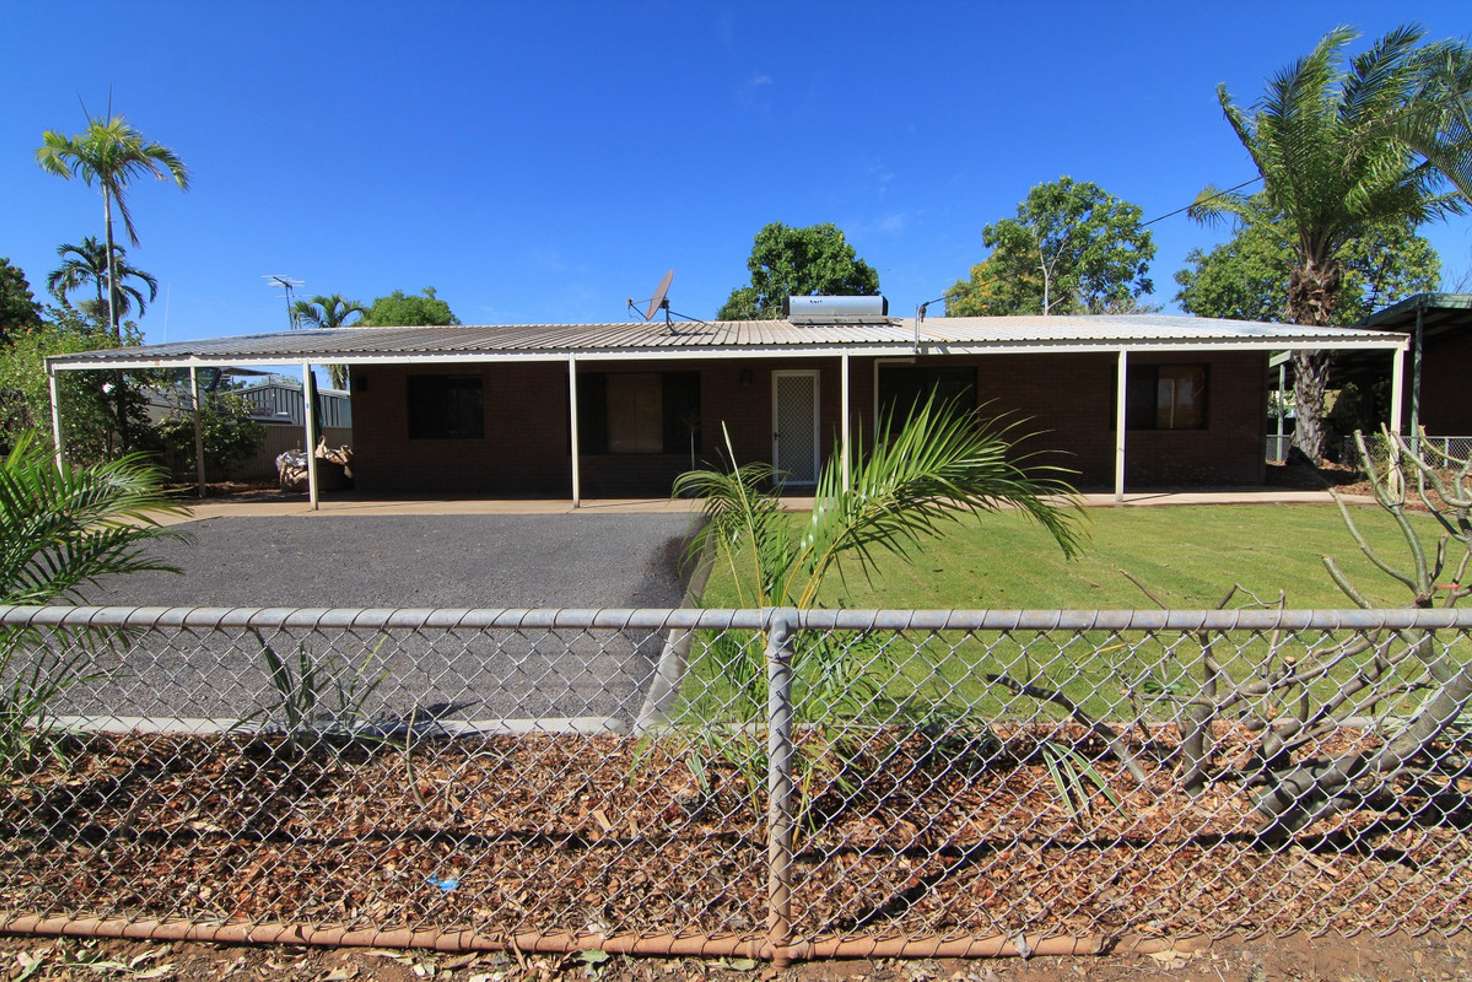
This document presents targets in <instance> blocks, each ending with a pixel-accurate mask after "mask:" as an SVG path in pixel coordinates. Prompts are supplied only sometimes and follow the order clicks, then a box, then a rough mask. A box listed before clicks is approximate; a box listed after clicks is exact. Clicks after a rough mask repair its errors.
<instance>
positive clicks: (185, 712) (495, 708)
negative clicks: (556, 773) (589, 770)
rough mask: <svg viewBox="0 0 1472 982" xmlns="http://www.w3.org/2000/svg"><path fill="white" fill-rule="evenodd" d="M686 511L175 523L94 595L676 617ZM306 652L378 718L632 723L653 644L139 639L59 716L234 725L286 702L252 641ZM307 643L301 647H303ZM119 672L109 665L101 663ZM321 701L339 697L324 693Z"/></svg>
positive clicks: (408, 638) (166, 602)
mask: <svg viewBox="0 0 1472 982" xmlns="http://www.w3.org/2000/svg"><path fill="white" fill-rule="evenodd" d="M698 522H699V518H698V517H697V516H693V515H662V514H654V515H651V514H643V515H571V516H569V515H546V516H525V515H516V516H510V515H507V516H432V517H430V516H397V517H391V516H384V517H378V516H375V517H371V518H370V517H332V518H318V517H303V518H219V519H211V520H208V521H201V522H195V523H191V524H189V525H185V526H182V528H183V529H184V530H185V531H187V532H188V533H189V534H190V535H191V536H192V541H189V542H163V543H159V544H158V545H157V546H156V547H155V551H156V553H157V555H159V556H160V557H162V558H164V559H166V560H167V561H169V562H170V563H172V564H174V565H176V566H178V567H179V568H180V569H182V570H183V571H184V572H183V575H178V574H171V573H141V574H136V575H133V576H127V577H118V578H114V579H112V580H109V581H106V582H104V583H102V584H99V585H98V586H97V587H94V588H93V589H91V590H90V591H88V593H87V601H88V602H90V603H96V604H119V605H130V606H131V605H140V606H224V607H242V606H252V607H255V606H264V607H274V606H282V607H359V606H361V607H673V606H678V605H679V603H680V600H681V597H682V594H683V588H684V582H683V580H682V578H681V576H680V568H681V565H682V564H681V562H680V560H681V558H682V554H683V551H684V549H685V546H686V542H687V541H688V538H689V536H690V535H691V533H692V532H693V531H694V530H695V529H696V528H697V527H698ZM263 640H264V641H265V642H267V643H270V644H271V645H272V647H273V649H274V650H276V651H277V653H278V654H280V655H282V656H284V657H286V658H288V660H291V659H294V658H295V657H296V655H297V652H298V651H299V650H305V651H306V652H307V653H308V655H309V657H310V658H311V659H312V660H313V661H314V662H320V663H321V664H322V665H323V666H324V671H325V672H326V674H327V676H328V677H332V678H338V679H342V680H345V681H347V682H351V681H353V680H360V681H361V682H364V683H367V682H372V681H374V680H377V679H381V681H378V682H377V688H376V689H375V690H373V693H372V696H371V697H370V698H369V699H368V701H367V703H366V704H365V712H366V713H367V714H368V715H369V716H371V717H372V718H374V719H381V720H387V721H390V722H391V721H393V720H399V721H402V720H403V719H404V718H406V717H407V716H408V715H409V714H410V713H411V712H413V713H416V714H417V718H418V719H419V720H421V721H423V720H425V719H440V720H503V719H517V720H526V719H548V718H557V719H574V718H586V717H593V718H600V717H601V718H608V717H611V718H614V719H617V720H620V721H628V720H630V719H632V718H633V717H634V716H635V714H637V712H638V709H639V706H640V704H641V702H642V700H643V695H644V692H645V690H646V689H647V688H648V683H649V680H650V677H651V674H652V672H653V669H654V665H655V662H656V661H657V659H658V658H659V655H660V652H661V649H662V647H663V644H664V640H665V635H664V634H663V632H633V631H622V632H620V631H605V632H599V633H598V634H593V633H589V632H578V631H563V632H558V633H556V634H553V633H549V632H530V631H525V632H521V631H498V632H496V633H495V634H494V635H492V634H489V633H481V632H433V633H430V632H420V633H415V634H408V633H405V632H396V633H394V634H392V635H389V636H387V637H379V636H365V635H364V634H363V633H358V634H354V633H351V632H327V631H320V632H316V633H305V634H300V635H293V636H291V637H284V636H277V637H271V636H270V635H269V633H268V634H267V636H265V637H264V638H257V637H255V636H254V635H252V634H248V633H247V634H241V633H239V632H236V633H235V634H233V635H228V636H227V635H225V634H222V633H194V634H181V633H178V632H176V633H173V634H168V635H165V634H159V633H149V634H146V635H144V636H143V637H142V638H141V639H140V641H139V642H138V643H137V644H136V645H135V646H134V647H133V649H132V650H131V651H128V652H127V653H126V654H121V655H119V656H117V657H116V663H115V665H113V666H112V667H114V668H115V669H116V671H115V672H110V673H109V677H107V678H105V679H98V680H95V681H93V682H90V683H88V684H86V685H84V686H79V687H77V688H76V689H74V690H72V691H70V692H69V693H68V694H67V698H66V705H65V707H64V708H63V707H57V709H58V710H59V711H60V712H62V713H66V714H69V715H70V714H78V715H92V714H106V715H113V716H120V717H121V716H140V717H159V716H168V717H181V718H190V719H195V718H207V719H218V718H232V717H235V718H238V717H242V716H246V715H249V714H251V713H252V712H254V711H257V710H262V709H268V708H269V707H270V705H271V703H272V702H274V701H278V700H277V698H276V695H275V689H273V688H272V686H271V682H270V678H269V677H268V675H267V673H266V671H265V669H264V668H263V659H262V656H261V648H262V641H263ZM299 646H300V647H299ZM110 660H111V657H110ZM326 688H328V689H331V688H332V686H328V687H326Z"/></svg>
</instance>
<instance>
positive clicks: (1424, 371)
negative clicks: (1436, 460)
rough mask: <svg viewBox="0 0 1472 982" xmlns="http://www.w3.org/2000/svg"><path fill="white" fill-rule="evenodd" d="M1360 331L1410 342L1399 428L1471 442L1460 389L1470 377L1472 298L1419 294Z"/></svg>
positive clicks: (1468, 411) (1470, 412) (1471, 416)
mask: <svg viewBox="0 0 1472 982" xmlns="http://www.w3.org/2000/svg"><path fill="white" fill-rule="evenodd" d="M1363 326H1364V327H1366V328H1369V329H1371V330H1375V331H1392V332H1394V333H1397V334H1401V335H1404V336H1405V337H1406V338H1407V339H1408V340H1409V341H1410V367H1409V372H1410V377H1409V379H1408V383H1409V384H1408V388H1407V394H1406V395H1407V398H1406V405H1405V407H1404V414H1403V415H1402V417H1401V424H1402V426H1403V427H1404V428H1405V429H1406V430H1408V431H1412V432H1414V431H1415V430H1416V429H1417V428H1418V427H1425V429H1426V433H1427V434H1428V435H1430V436H1435V437H1442V438H1453V439H1454V438H1456V437H1459V436H1460V437H1463V438H1464V439H1469V440H1472V399H1468V398H1467V391H1466V389H1464V388H1463V386H1465V385H1466V384H1467V377H1468V372H1469V371H1472V293H1418V294H1416V295H1414V296H1410V297H1407V298H1406V299H1404V300H1402V301H1401V302H1399V303H1397V304H1393V305H1392V306H1389V307H1386V308H1385V309H1383V310H1380V311H1377V312H1376V313H1374V314H1372V315H1371V316H1370V317H1368V318H1367V319H1366V320H1365V321H1364V325H1363ZM1464 452H1465V451H1464Z"/></svg>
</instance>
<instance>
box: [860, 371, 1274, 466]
mask: <svg viewBox="0 0 1472 982" xmlns="http://www.w3.org/2000/svg"><path fill="white" fill-rule="evenodd" d="M1130 362H1131V364H1151V363H1154V364H1170V363H1198V364H1199V363H1205V364H1206V365H1208V366H1209V368H1208V373H1209V382H1208V392H1207V417H1208V418H1207V426H1206V428H1205V429H1203V430H1175V431H1169V430H1130V431H1128V432H1127V433H1126V434H1125V468H1126V469H1125V482H1126V485H1127V486H1132V487H1148V486H1151V485H1155V486H1166V485H1173V484H1196V485H1202V484H1206V485H1209V484H1219V485H1246V484H1261V483H1262V481H1263V477H1264V471H1265V468H1266V463H1265V453H1264V435H1265V433H1266V432H1267V430H1266V427H1267V355H1266V354H1263V353H1260V352H1251V353H1248V352H1243V353H1238V352H1227V353H1201V354H1199V355H1190V354H1187V355H1179V354H1171V355H1153V354H1142V353H1134V354H1131V355H1130ZM920 363H921V364H925V363H934V364H950V365H955V364H962V363H970V364H973V365H976V367H977V373H976V379H977V400H978V403H979V404H980V405H981V406H982V407H983V411H984V412H985V413H986V414H987V415H992V416H997V415H1001V414H1003V413H1016V414H1017V415H1019V416H1021V417H1025V418H1026V420H1027V421H1026V422H1025V423H1024V424H1022V425H1021V426H1020V427H1019V430H1020V431H1021V432H1024V433H1026V432H1036V431H1042V432H1038V435H1037V436H1035V437H1033V438H1031V439H1029V440H1026V441H1024V442H1022V443H1021V444H1019V449H1022V450H1038V451H1048V453H1047V454H1046V455H1045V457H1043V458H1039V460H1038V462H1043V461H1046V462H1048V463H1053V464H1057V465H1059V466H1065V467H1069V468H1071V469H1073V470H1075V471H1078V472H1079V473H1078V475H1077V476H1076V477H1075V478H1073V480H1074V482H1075V483H1077V484H1078V485H1080V486H1081V487H1093V488H1097V487H1113V484H1114V416H1113V407H1114V391H1115V382H1116V375H1115V370H1116V364H1117V363H1116V356H1115V355H1113V354H1098V355H1092V354H1082V355H1032V354H1027V355H1023V354H1017V355H990V356H982V357H975V358H966V359H955V358H929V359H927V358H922V359H920ZM850 374H851V378H852V386H853V393H852V400H853V403H852V405H853V410H854V412H855V414H856V415H862V418H863V425H865V426H866V427H867V426H868V420H870V419H871V418H872V417H873V414H874V382H873V380H874V367H873V360H872V359H854V360H853V361H852V364H851V367H850ZM864 432H865V438H866V439H868V438H869V437H870V435H871V434H870V431H869V430H868V429H867V428H866V429H865V431H864ZM1053 451H1057V452H1056V453H1055V452H1053Z"/></svg>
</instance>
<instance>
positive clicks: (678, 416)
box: [578, 372, 701, 454]
mask: <svg viewBox="0 0 1472 982" xmlns="http://www.w3.org/2000/svg"><path fill="white" fill-rule="evenodd" d="M692 440H693V441H694V449H695V451H696V452H697V453H698V452H700V450H701V432H700V373H699V372H606V373H604V372H600V373H593V372H585V373H582V374H580V375H579V376H578V448H579V450H580V451H581V452H582V453H585V454H626V453H627V454H637V453H689V452H690V449H691V442H692Z"/></svg>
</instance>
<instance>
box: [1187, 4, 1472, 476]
mask: <svg viewBox="0 0 1472 982" xmlns="http://www.w3.org/2000/svg"><path fill="white" fill-rule="evenodd" d="M1423 36H1424V35H1423V32H1422V31H1421V30H1420V29H1418V28H1415V27H1400V28H1397V29H1395V30H1393V31H1391V32H1390V33H1388V34H1386V35H1385V36H1384V37H1382V38H1380V39H1379V40H1377V41H1375V42H1374V43H1373V44H1372V45H1371V46H1370V47H1369V49H1368V50H1366V51H1365V52H1364V53H1362V54H1359V55H1357V56H1355V57H1353V58H1347V56H1346V55H1345V48H1346V46H1348V45H1349V43H1350V42H1351V41H1353V40H1354V38H1355V37H1356V35H1355V33H1354V32H1353V31H1352V30H1350V29H1349V28H1344V27H1341V28H1337V29H1336V30H1333V31H1331V32H1329V33H1328V34H1327V35H1325V36H1324V38H1323V40H1321V41H1320V42H1319V43H1318V45H1317V46H1316V47H1315V48H1314V50H1313V51H1312V52H1311V53H1310V54H1309V55H1308V56H1306V57H1304V58H1301V59H1299V60H1298V61H1296V62H1294V63H1293V64H1292V65H1290V66H1288V67H1287V68H1286V69H1284V70H1283V71H1281V72H1279V73H1278V74H1277V75H1275V76H1273V78H1271V79H1270V80H1269V81H1268V86H1267V91H1266V92H1265V93H1264V95H1263V98H1262V99H1261V101H1260V102H1258V103H1257V104H1256V105H1255V106H1253V107H1251V109H1250V114H1249V110H1244V109H1243V108H1242V107H1240V106H1238V105H1237V104H1236V103H1235V102H1233V101H1232V97H1231V96H1230V95H1229V94H1228V92H1227V89H1226V86H1220V87H1218V89H1217V98H1218V100H1219V101H1220V103H1221V107H1222V112H1223V113H1224V114H1225V115H1226V118H1227V122H1228V123H1229V124H1230V125H1231V127H1232V130H1233V132H1234V133H1236V135H1237V139H1239V140H1240V141H1241V142H1242V145H1243V146H1244V147H1245V148H1246V149H1247V152H1248V153H1249V154H1250V155H1251V156H1252V160H1253V162H1254V163H1255V164H1256V165H1257V170H1258V173H1259V175H1260V176H1261V177H1262V181H1263V190H1262V192H1261V193H1260V194H1259V195H1254V196H1247V195H1244V194H1241V193H1240V192H1235V191H1231V192H1224V191H1217V190H1216V189H1214V188H1210V187H1208V188H1206V189H1204V190H1203V191H1202V192H1201V194H1200V195H1199V196H1198V197H1197V201H1196V204H1195V205H1194V206H1193V207H1192V215H1193V217H1195V218H1197V219H1198V220H1205V221H1210V220H1213V219H1220V218H1231V219H1235V220H1237V221H1239V222H1244V223H1250V224H1252V223H1260V222H1267V221H1273V220H1275V219H1281V220H1282V221H1284V222H1285V223H1286V224H1287V226H1288V227H1289V228H1291V229H1292V231H1293V234H1294V242H1293V245H1294V250H1295V253H1296V258H1295V263H1294V267H1293V270H1292V273H1291V275H1290V277H1289V282H1288V310H1287V314H1288V319H1289V320H1290V321H1292V322H1293V323H1296V324H1308V325H1313V326H1324V325H1328V324H1330V323H1332V319H1333V315H1334V304H1335V301H1336V299H1337V297H1338V295H1339V286H1340V281H1341V279H1342V277H1343V275H1344V270H1343V265H1342V262H1341V259H1340V256H1339V253H1340V250H1341V249H1342V248H1343V246H1344V245H1345V244H1346V243H1347V242H1348V241H1349V240H1350V239H1352V238H1354V237H1355V236H1357V235H1359V234H1360V233H1362V232H1363V231H1364V230H1365V229H1366V228H1368V227H1369V226H1372V225H1375V224H1377V223H1381V222H1386V223H1389V222H1395V223H1410V224H1420V223H1422V222H1425V221H1429V220H1431V219H1433V218H1441V217H1444V216H1446V215H1448V214H1459V213H1461V212H1462V210H1463V209H1464V207H1465V205H1466V202H1467V199H1466V198H1465V197H1464V196H1463V194H1462V193H1458V191H1457V190H1456V189H1457V188H1461V189H1462V190H1463V191H1464V192H1465V191H1466V190H1467V189H1469V188H1472V134H1469V131H1468V128H1467V126H1466V119H1467V116H1466V112H1467V104H1468V100H1469V98H1472V87H1469V86H1467V85H1466V84H1465V83H1466V82H1467V79H1468V78H1469V74H1468V69H1467V65H1468V55H1467V48H1466V46H1465V45H1463V44H1462V43H1460V42H1455V41H1445V42H1437V43H1432V44H1426V45H1422V44H1421V41H1422V39H1423ZM1458 79H1460V80H1461V83H1460V84H1459V82H1458V81H1457V80H1458ZM1458 120H1460V123H1459V122H1458ZM1449 185H1450V187H1449ZM1293 360H1294V372H1295V379H1296V381H1295V383H1294V398H1295V403H1296V408H1297V411H1298V424H1297V430H1296V432H1295V435H1294V443H1295V445H1296V446H1297V447H1298V448H1299V449H1300V450H1301V451H1302V452H1303V453H1304V454H1305V455H1306V456H1307V457H1308V458H1309V459H1310V460H1313V461H1317V460H1319V459H1320V458H1321V457H1322V456H1323V453H1324V445H1325V432H1324V427H1323V410H1324V396H1325V391H1326V389H1327V387H1328V369H1329V359H1328V355H1327V353H1325V352H1323V351H1298V352H1295V353H1294V355H1293Z"/></svg>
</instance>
